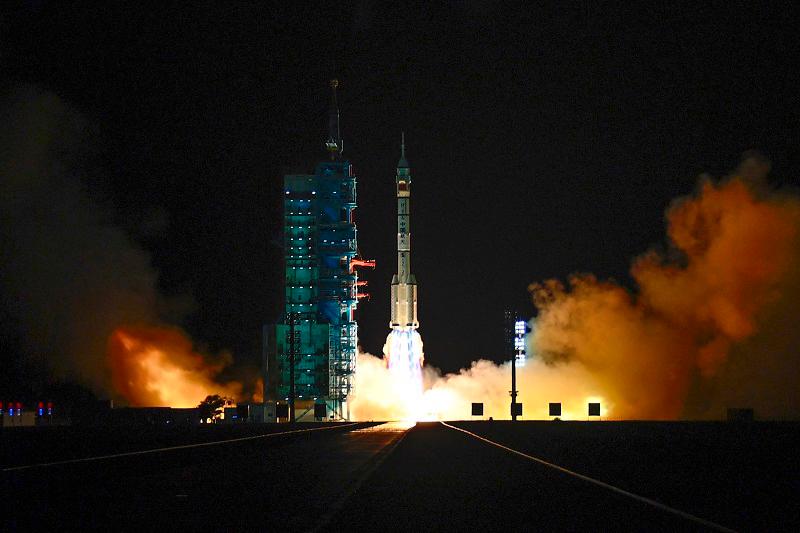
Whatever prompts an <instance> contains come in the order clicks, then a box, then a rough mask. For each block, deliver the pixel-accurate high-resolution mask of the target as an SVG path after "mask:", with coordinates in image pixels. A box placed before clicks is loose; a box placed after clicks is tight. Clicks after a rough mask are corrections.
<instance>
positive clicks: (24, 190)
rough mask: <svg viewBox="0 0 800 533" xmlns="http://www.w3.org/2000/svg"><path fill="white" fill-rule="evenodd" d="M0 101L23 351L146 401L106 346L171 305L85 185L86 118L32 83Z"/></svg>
mask: <svg viewBox="0 0 800 533" xmlns="http://www.w3.org/2000/svg"><path fill="white" fill-rule="evenodd" d="M0 105H2V109H1V110H0V113H1V114H0V121H2V125H3V127H2V131H1V132H0V176H2V179H0V235H1V236H2V246H0V265H1V266H0V268H1V269H2V272H1V274H2V275H0V284H2V285H1V287H2V295H3V298H4V300H5V302H4V304H5V305H6V307H8V308H9V311H10V313H11V314H12V315H13V316H14V318H15V320H16V322H17V324H18V328H19V330H20V334H21V336H22V338H23V341H24V350H25V351H26V352H27V354H28V355H29V356H31V357H34V358H37V359H39V360H44V361H46V363H47V366H48V367H49V369H50V371H52V373H53V374H54V375H55V376H58V377H59V378H63V379H68V380H73V381H77V382H80V383H83V384H85V385H87V386H89V387H90V388H92V389H93V390H94V391H95V392H96V393H98V394H100V395H102V396H105V397H116V398H120V397H124V398H127V400H128V401H130V402H132V403H134V404H139V405H141V404H151V405H152V404H153V403H152V402H155V398H157V397H154V396H147V393H143V392H142V391H137V390H134V389H133V388H132V386H130V385H129V383H134V384H135V383H138V382H137V381H135V380H134V381H132V382H130V381H129V380H128V376H121V375H120V374H119V372H121V371H127V370H128V369H129V368H131V365H128V364H121V363H120V362H118V361H117V362H114V361H112V364H111V365H109V362H108V361H107V347H108V345H109V338H110V336H111V334H112V332H113V331H114V330H115V329H116V328H118V327H120V326H125V325H131V324H133V325H154V324H158V323H159V322H160V320H159V319H160V316H159V310H160V309H163V308H166V307H173V306H170V305H166V303H165V302H164V299H163V298H162V297H161V296H160V295H159V293H158V291H157V289H156V280H157V274H156V272H155V271H154V270H153V268H152V267H151V266H150V258H149V256H148V254H147V253H145V252H144V251H143V250H142V249H141V248H140V247H138V246H137V245H136V244H135V243H134V242H133V241H132V240H131V239H130V238H129V236H128V235H127V234H126V233H125V231H123V230H122V229H121V228H119V227H117V226H115V225H114V224H113V223H112V221H111V216H110V213H109V212H108V210H106V209H104V208H103V207H102V206H101V205H99V204H98V203H97V202H96V201H94V200H93V199H92V198H91V197H90V195H89V194H88V193H87V190H86V181H85V180H84V177H85V176H84V175H83V173H84V168H83V162H84V161H85V160H86V155H87V153H86V152H87V147H88V146H90V145H91V142H90V141H91V139H90V137H91V135H90V132H91V128H90V127H89V126H90V124H89V123H88V122H87V121H86V120H85V119H83V117H82V116H81V115H80V114H79V113H78V112H77V111H75V110H74V109H72V108H71V107H70V106H69V105H67V104H65V103H64V102H63V101H62V100H60V99H59V98H58V97H57V96H55V95H54V94H51V93H48V92H44V91H41V90H39V89H36V88H33V87H29V86H26V87H18V88H15V89H13V90H11V91H9V92H8V93H7V94H5V95H4V98H3V100H2V104H0ZM132 331H134V332H138V331H142V330H136V329H134V330H132ZM173 335H179V333H173ZM172 341H173V343H177V342H178V341H176V340H175V339H174V338H173V339H172ZM142 342H144V340H143V341H142ZM185 342H186V343H188V344H189V345H190V344H191V343H190V341H188V340H186V341H185ZM184 348H185V347H184ZM182 349H183V348H182ZM112 353H113V352H112ZM197 366H198V365H197V364H195V365H193V366H192V368H195V369H196V368H197ZM112 370H113V371H114V372H115V374H114V375H113V376H112ZM202 373H203V375H208V374H207V373H205V372H202ZM114 384H116V385H117V387H116V388H115V387H114V386H113V385H114ZM202 399H203V398H202V397H200V398H197V399H196V401H195V402H194V403H197V402H199V401H200V400H202ZM162 401H164V399H163V397H162Z"/></svg>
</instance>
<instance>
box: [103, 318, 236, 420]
mask: <svg viewBox="0 0 800 533" xmlns="http://www.w3.org/2000/svg"><path fill="white" fill-rule="evenodd" d="M108 358H109V364H110V366H111V377H112V381H113V385H114V388H115V390H116V391H117V392H118V393H119V394H121V395H122V396H124V397H125V398H126V399H127V400H128V402H130V404H131V405H134V406H169V407H195V406H197V404H199V403H200V402H201V401H202V400H203V399H204V398H205V397H206V396H208V395H212V394H219V395H220V396H226V397H230V398H239V396H240V395H241V392H242V385H241V384H240V383H237V382H229V383H226V384H220V383H217V382H216V381H215V378H216V377H217V375H218V374H219V373H220V371H221V370H222V369H223V368H224V367H225V366H226V365H228V364H229V363H230V362H231V361H230V358H229V357H228V358H227V359H226V358H224V357H223V358H222V359H221V360H220V361H218V362H209V361H208V359H207V358H206V357H204V356H202V355H200V354H198V353H196V352H195V351H194V350H193V347H192V343H191V341H190V340H189V339H188V338H186V336H185V335H184V334H183V333H182V332H181V331H180V330H178V329H173V328H163V327H144V326H137V327H120V328H117V329H116V330H114V332H113V333H112V334H111V337H110V339H109V343H108Z"/></svg>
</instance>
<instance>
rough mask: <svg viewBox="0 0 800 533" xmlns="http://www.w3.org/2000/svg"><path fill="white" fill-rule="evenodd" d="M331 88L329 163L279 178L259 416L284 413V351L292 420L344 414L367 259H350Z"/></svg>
mask: <svg viewBox="0 0 800 533" xmlns="http://www.w3.org/2000/svg"><path fill="white" fill-rule="evenodd" d="M332 87H333V100H332V103H331V111H330V132H329V137H328V140H327V141H326V143H325V144H326V148H327V150H328V152H329V154H330V160H328V161H323V162H321V163H319V164H318V165H317V168H316V169H315V171H314V174H310V175H305V174H303V175H287V176H285V177H284V191H283V192H284V250H285V253H284V257H285V278H284V279H285V301H284V313H283V317H282V320H281V321H280V322H279V323H278V324H274V325H268V326H266V327H265V328H264V367H265V376H264V386H265V390H264V399H265V406H264V414H263V417H264V419H265V420H271V419H273V417H275V418H277V419H283V418H285V416H289V414H288V411H287V410H286V408H285V407H282V405H286V404H287V403H289V400H290V397H291V394H292V371H291V367H292V362H291V359H292V352H293V354H294V372H293V373H294V391H295V396H294V397H295V413H296V417H297V419H298V420H301V419H303V420H314V419H315V418H317V419H320V418H328V417H329V416H333V417H334V418H337V419H349V409H348V407H347V398H348V396H349V394H350V392H351V390H352V379H353V373H354V372H355V366H356V339H357V332H358V326H357V323H356V320H355V316H354V314H355V310H356V307H357V306H358V300H359V299H360V298H362V297H364V296H367V295H366V294H365V293H363V292H360V291H359V287H362V286H364V285H366V282H359V281H358V274H357V271H356V269H357V268H358V267H361V266H371V267H374V264H375V263H374V261H364V260H362V259H360V258H359V257H358V256H359V254H358V243H357V238H356V237H357V235H356V225H355V223H354V222H353V210H354V209H355V208H356V176H355V174H354V172H353V167H352V165H351V164H350V162H349V161H347V160H345V159H343V158H342V157H341V153H342V141H341V139H340V137H339V119H338V116H339V110H338V106H337V103H336V84H335V83H332ZM315 406H316V407H315ZM273 413H274V414H273ZM322 413H324V415H325V416H319V415H320V414H322ZM282 415H285V416H282Z"/></svg>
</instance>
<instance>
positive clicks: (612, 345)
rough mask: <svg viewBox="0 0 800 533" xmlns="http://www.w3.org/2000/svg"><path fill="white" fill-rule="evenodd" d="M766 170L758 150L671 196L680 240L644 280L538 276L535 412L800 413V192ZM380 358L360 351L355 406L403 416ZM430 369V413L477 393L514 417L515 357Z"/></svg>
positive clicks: (492, 412) (455, 409)
mask: <svg viewBox="0 0 800 533" xmlns="http://www.w3.org/2000/svg"><path fill="white" fill-rule="evenodd" d="M766 170H768V168H767V166H766V164H765V163H763V160H760V159H758V158H756V159H750V160H746V161H745V162H744V163H743V166H742V167H741V168H740V169H739V172H738V173H737V175H735V176H733V177H730V178H728V179H725V180H723V181H721V182H714V181H712V180H709V179H703V180H702V181H701V183H700V184H699V187H698V190H697V193H696V194H695V195H692V196H689V197H685V198H681V199H679V200H677V201H675V202H673V204H672V206H671V207H670V208H669V209H668V210H667V215H666V219H667V233H668V237H669V241H670V242H669V244H670V249H669V251H668V252H667V253H659V252H656V251H651V252H648V253H645V254H644V255H642V256H640V257H639V258H637V259H636V260H635V261H634V263H633V266H632V268H631V274H632V277H633V279H634V280H635V281H636V283H637V288H636V290H634V291H631V290H628V289H626V288H624V287H622V286H620V285H618V284H616V283H614V282H610V281H601V280H598V279H596V278H595V277H594V276H592V275H588V274H580V275H574V276H572V277H570V279H569V282H568V284H567V286H565V285H564V284H562V283H561V282H559V281H557V280H548V281H545V282H544V283H536V284H533V285H531V287H530V290H531V293H532V296H533V299H534V303H535V305H536V307H537V308H538V310H539V312H538V317H537V318H536V319H535V320H534V321H532V326H533V332H532V334H531V336H530V338H529V346H530V349H531V350H530V351H531V352H532V354H533V360H529V361H528V364H527V365H526V366H525V367H524V368H522V369H520V370H518V388H519V390H520V400H519V401H521V402H522V403H523V405H524V415H525V416H524V418H547V413H546V412H545V409H546V406H547V403H548V402H552V401H560V402H562V403H563V404H564V408H565V416H564V417H563V418H586V402H587V401H590V400H594V401H597V400H599V401H601V403H602V410H603V413H602V414H603V416H604V417H609V418H617V419H631V418H637V419H675V418H679V417H684V416H691V417H703V418H719V417H721V416H724V407H726V406H731V407H736V406H742V405H745V406H755V407H756V412H757V413H758V414H761V415H763V416H766V417H770V416H779V417H798V416H800V398H799V397H798V390H800V356H799V355H798V350H797V342H800V339H798V334H797V333H796V332H795V330H796V329H797V328H796V325H795V324H794V321H793V320H786V319H785V317H786V316H795V317H796V316H798V313H800V303H798V302H800V282H798V280H799V279H800V268H799V267H800V253H798V252H800V250H799V248H798V230H800V199H798V198H797V197H796V196H795V195H792V194H789V193H777V192H775V191H772V190H769V189H768V187H767V186H766V185H765V183H764V181H763V178H764V175H765V174H766ZM786 339H788V340H786ZM793 339H794V341H797V342H793ZM743 347H746V350H744V349H743ZM762 347H763V348H762ZM767 347H769V348H767ZM742 352H747V353H742ZM371 359H374V358H373V357H372V356H369V355H366V354H364V355H362V356H360V359H359V361H358V373H359V374H360V375H358V374H357V376H356V393H355V396H354V399H353V410H354V412H356V414H357V416H359V417H361V418H398V416H396V415H397V413H398V412H402V409H401V408H399V407H397V406H393V403H392V402H393V401H394V402H395V403H400V404H402V400H400V399H394V400H393V399H391V398H387V397H386V396H387V394H386V391H389V390H391V389H390V388H389V387H391V383H390V382H389V381H388V380H389V376H387V375H385V374H383V373H381V372H380V368H379V365H376V364H375V362H374V361H372V360H371ZM425 378H426V385H425V389H426V392H425V396H424V402H425V410H426V413H427V415H426V416H428V417H430V418H469V417H470V412H469V404H470V402H478V401H482V402H484V403H485V404H486V416H494V417H495V418H509V415H508V411H509V401H510V400H509V397H508V390H509V388H510V368H509V365H508V364H505V365H501V366H498V365H495V364H493V363H491V362H488V361H478V362H475V363H473V364H472V367H471V368H469V369H466V370H462V371H461V372H460V373H458V374H452V375H447V376H443V377H442V376H439V375H437V374H436V373H435V371H434V370H432V369H430V368H426V372H425ZM776 387H777V388H778V389H779V390H778V391H774V390H773V389H775V388H776ZM381 391H384V392H383V394H382V393H381ZM732 391H738V394H733V393H732ZM768 392H769V397H770V398H771V400H770V402H769V403H765V402H760V399H761V398H762V397H763V396H765V393H768ZM377 398H380V400H376V399H377ZM726 401H728V402H729V401H736V402H739V403H740V404H742V405H738V404H734V405H730V404H727V405H726V404H725V402H726ZM393 415H394V416H393Z"/></svg>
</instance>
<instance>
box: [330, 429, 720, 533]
mask: <svg viewBox="0 0 800 533" xmlns="http://www.w3.org/2000/svg"><path fill="white" fill-rule="evenodd" d="M329 528H330V529H331V530H338V531H344V530H348V531H475V532H477V531H687V530H689V531H691V530H703V529H705V528H703V527H702V526H700V525H699V524H696V523H693V522H691V521H687V520H685V519H681V518H678V517H675V516H673V515H670V514H669V513H666V512H664V511H660V510H658V509H654V508H652V507H649V506H647V505H645V504H643V503H641V502H638V501H635V500H632V499H630V498H626V497H624V496H621V495H618V494H615V493H613V492H610V491H608V490H604V489H600V488H598V487H596V486H594V485H592V484H590V483H587V482H586V481H582V480H580V479H575V478H573V477H570V476H569V475H565V474H564V473H562V472H558V471H556V470H553V469H551V468H548V467H545V466H542V465H539V464H536V463H533V462H530V461H526V460H525V459H523V458H521V457H519V456H515V455H513V454H510V453H508V452H507V451H503V450H500V449H498V448H495V447H493V446H490V445H488V444H486V443H483V442H481V441H479V440H476V439H474V438H472V437H469V436H467V435H464V434H462V433H459V432H458V431H455V430H453V429H449V428H447V427H445V426H443V425H441V424H439V423H431V424H418V425H417V427H416V428H414V430H412V431H410V432H408V434H407V435H406V436H405V438H404V439H403V441H402V442H401V444H400V445H399V446H397V448H396V450H395V451H394V452H393V453H392V454H391V455H390V456H389V458H388V459H387V460H386V461H384V462H383V464H382V465H381V467H380V468H379V469H378V470H377V471H376V472H375V474H374V475H372V476H371V477H370V479H369V481H368V483H365V484H364V485H362V486H361V488H360V489H359V490H357V491H356V492H355V494H354V495H353V496H352V497H351V498H350V499H349V500H348V503H347V506H346V508H345V509H343V510H342V512H340V513H339V514H338V515H337V516H336V517H335V519H334V520H333V521H332V522H331V523H330V524H329Z"/></svg>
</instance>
